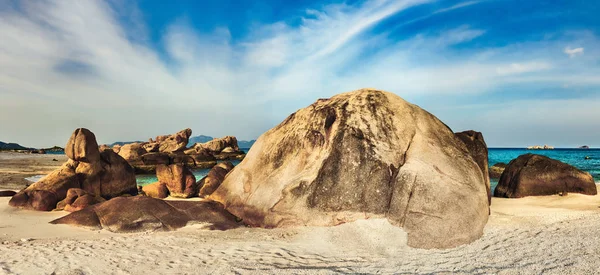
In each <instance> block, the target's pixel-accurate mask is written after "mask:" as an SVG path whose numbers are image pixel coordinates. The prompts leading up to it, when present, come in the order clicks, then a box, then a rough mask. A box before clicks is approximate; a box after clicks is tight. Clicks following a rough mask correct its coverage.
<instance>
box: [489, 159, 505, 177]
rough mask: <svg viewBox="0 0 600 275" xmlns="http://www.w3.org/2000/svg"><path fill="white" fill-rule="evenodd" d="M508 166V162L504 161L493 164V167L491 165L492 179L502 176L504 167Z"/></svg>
mask: <svg viewBox="0 0 600 275" xmlns="http://www.w3.org/2000/svg"><path fill="white" fill-rule="evenodd" d="M506 166H507V165H506V163H502V162H500V163H496V164H494V165H492V167H490V179H499V178H500V176H502V173H503V172H504V169H506Z"/></svg>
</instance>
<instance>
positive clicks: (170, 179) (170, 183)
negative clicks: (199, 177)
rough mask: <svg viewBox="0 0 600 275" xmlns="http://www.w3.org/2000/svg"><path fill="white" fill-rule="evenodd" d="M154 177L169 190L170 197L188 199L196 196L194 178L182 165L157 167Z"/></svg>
mask: <svg viewBox="0 0 600 275" xmlns="http://www.w3.org/2000/svg"><path fill="white" fill-rule="evenodd" d="M156 177H157V178H158V181H159V182H162V183H164V184H165V185H166V186H167V189H169V193H170V194H171V197H175V198H189V197H193V196H195V195H196V193H197V192H198V191H197V185H196V177H195V176H194V174H193V173H192V171H190V169H188V168H187V166H185V165H183V164H171V165H158V166H157V167H156Z"/></svg>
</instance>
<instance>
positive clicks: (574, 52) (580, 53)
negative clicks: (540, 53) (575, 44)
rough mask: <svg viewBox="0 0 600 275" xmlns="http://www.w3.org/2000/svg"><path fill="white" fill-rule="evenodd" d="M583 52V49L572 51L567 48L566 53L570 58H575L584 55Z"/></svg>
mask: <svg viewBox="0 0 600 275" xmlns="http://www.w3.org/2000/svg"><path fill="white" fill-rule="evenodd" d="M583 50H584V49H583V48H575V49H571V47H566V48H565V50H564V53H565V54H567V55H568V56H569V57H571V58H573V57H576V56H578V55H583Z"/></svg>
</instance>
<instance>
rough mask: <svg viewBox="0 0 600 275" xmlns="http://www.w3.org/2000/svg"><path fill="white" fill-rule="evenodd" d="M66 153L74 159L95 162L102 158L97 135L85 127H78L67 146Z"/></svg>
mask: <svg viewBox="0 0 600 275" xmlns="http://www.w3.org/2000/svg"><path fill="white" fill-rule="evenodd" d="M65 154H66V155H67V157H69V158H70V159H72V160H75V161H85V162H95V161H98V160H99V159H100V151H99V150H98V143H97V142H96V136H95V135H94V133H92V132H91V131H90V130H88V129H85V128H79V129H76V130H75V132H73V134H72V135H71V138H69V141H68V142H67V146H66V147H65Z"/></svg>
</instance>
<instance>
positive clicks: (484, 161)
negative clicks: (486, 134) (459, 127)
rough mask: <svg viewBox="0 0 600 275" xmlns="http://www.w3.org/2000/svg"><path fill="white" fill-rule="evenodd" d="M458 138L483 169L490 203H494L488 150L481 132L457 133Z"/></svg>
mask: <svg viewBox="0 0 600 275" xmlns="http://www.w3.org/2000/svg"><path fill="white" fill-rule="evenodd" d="M456 136H457V137H458V138H459V139H460V140H461V141H462V142H463V143H464V144H465V145H466V146H467V149H468V150H469V153H471V157H472V158H473V160H474V161H475V163H477V166H479V169H481V173H482V174H483V179H484V180H485V188H486V190H487V194H488V203H490V204H491V203H492V193H491V191H490V176H489V172H488V165H489V164H488V148H487V144H485V140H484V139H483V134H481V132H476V131H473V130H470V131H464V132H460V133H456Z"/></svg>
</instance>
